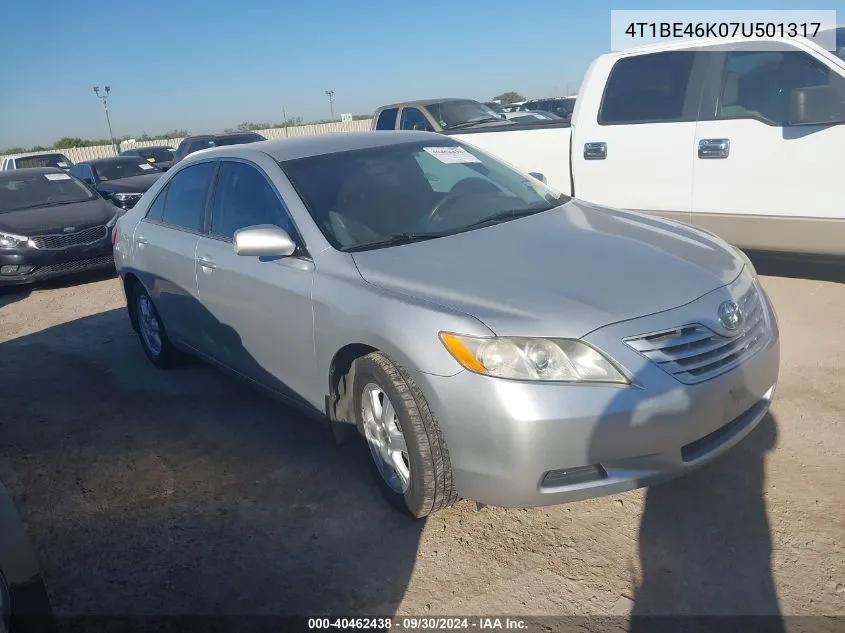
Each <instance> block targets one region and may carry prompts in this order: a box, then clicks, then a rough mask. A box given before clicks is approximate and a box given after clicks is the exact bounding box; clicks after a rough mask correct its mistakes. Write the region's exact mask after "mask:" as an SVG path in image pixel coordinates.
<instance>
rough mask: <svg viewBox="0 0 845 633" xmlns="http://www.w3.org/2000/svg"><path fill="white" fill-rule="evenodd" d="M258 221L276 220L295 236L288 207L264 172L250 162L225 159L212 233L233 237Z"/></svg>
mask: <svg viewBox="0 0 845 633" xmlns="http://www.w3.org/2000/svg"><path fill="white" fill-rule="evenodd" d="M258 224H273V225H275V226H278V227H279V228H281V229H284V230H285V231H287V232H288V234H290V235H291V236H293V231H292V225H291V221H290V218H289V216H288V214H287V211H286V210H285V208H284V206H283V205H282V202H281V200H279V196H278V195H277V194H276V191H275V190H274V189H273V187H272V186H271V185H270V183H269V182H268V181H267V179H266V178H265V177H264V175H263V174H262V173H261V172H259V171H258V169H256V168H255V167H253V166H252V165H248V164H246V163H240V162H234V161H227V162H224V163H222V164H221V165H220V173H219V174H218V176H217V190H216V192H215V195H214V206H213V208H212V211H211V233H212V234H213V235H216V236H218V237H223V238H226V239H232V238H233V237H234V235H235V231H237V230H238V229H242V228H245V227H247V226H256V225H258Z"/></svg>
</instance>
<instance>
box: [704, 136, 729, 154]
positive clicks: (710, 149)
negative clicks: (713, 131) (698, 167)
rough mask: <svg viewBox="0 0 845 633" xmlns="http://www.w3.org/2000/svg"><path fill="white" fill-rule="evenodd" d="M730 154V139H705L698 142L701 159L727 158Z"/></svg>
mask: <svg viewBox="0 0 845 633" xmlns="http://www.w3.org/2000/svg"><path fill="white" fill-rule="evenodd" d="M730 153H731V141H730V139H726V138H703V139H701V140H700V141H699V142H698V157H699V158H727V157H728V154H730Z"/></svg>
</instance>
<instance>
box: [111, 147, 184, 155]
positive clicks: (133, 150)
mask: <svg viewBox="0 0 845 633" xmlns="http://www.w3.org/2000/svg"><path fill="white" fill-rule="evenodd" d="M142 149H173V148H172V147H171V146H170V145H144V146H143V147H130V148H129V149H125V150H123V151H122V152H120V155H121V156H123V155H125V154H126V153H127V152H140V151H141V150H142Z"/></svg>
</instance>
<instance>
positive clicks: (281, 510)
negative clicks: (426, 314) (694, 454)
mask: <svg viewBox="0 0 845 633" xmlns="http://www.w3.org/2000/svg"><path fill="white" fill-rule="evenodd" d="M820 270H821V269H816V270H815V272H813V271H812V270H811V271H810V272H802V269H801V268H800V267H795V266H793V265H792V264H787V265H781V264H778V263H777V262H773V263H771V271H772V272H775V273H777V274H790V275H798V276H799V278H789V277H787V276H766V277H764V284H765V286H766V288H767V290H768V291H769V293H770V294H771V296H772V298H773V300H774V303H775V306H776V309H777V311H778V314H779V319H780V325H781V336H782V367H781V381H780V384H779V388H778V392H777V396H776V400H775V404H774V406H773V409H772V413H771V415H769V416H768V417H767V418H766V419H765V420H764V422H763V423H762V424H761V425H760V426H759V427H758V429H757V430H756V431H755V432H754V433H753V434H752V435H751V436H750V437H749V438H747V440H746V441H744V442H743V443H742V444H741V445H740V446H738V447H736V448H735V449H734V450H732V451H731V452H730V453H728V454H727V455H726V456H724V457H723V458H721V459H719V460H717V461H716V462H714V463H713V464H711V465H709V466H708V467H706V468H704V469H702V470H700V471H698V472H696V473H694V474H692V475H690V476H688V477H686V478H683V479H680V480H676V481H674V482H671V483H668V484H664V485H661V486H656V487H654V488H651V489H649V490H648V491H642V490H640V491H635V492H631V493H627V494H623V495H618V496H613V497H607V498H602V499H596V500H593V501H588V502H582V503H576V504H570V505H565V506H557V507H550V508H539V509H530V510H504V509H500V508H490V507H487V508H483V509H481V510H479V509H477V508H476V506H475V505H474V504H470V503H468V502H461V503H459V504H458V505H457V506H455V507H454V508H451V509H449V510H448V511H445V512H443V513H441V514H438V515H435V517H433V518H431V519H429V520H428V521H427V522H425V523H422V522H411V521H409V520H406V519H405V518H403V517H401V516H399V515H397V514H394V513H392V512H391V511H390V510H389V509H388V507H387V505H386V504H385V503H384V502H383V501H382V500H381V498H380V497H379V495H378V492H377V490H376V488H375V486H374V485H373V484H372V482H371V480H370V477H371V475H370V473H369V470H368V462H367V460H368V459H369V458H368V456H367V454H366V449H365V447H364V446H363V445H356V444H353V445H347V446H342V447H337V446H335V445H334V444H333V442H332V441H331V438H330V434H329V432H328V431H327V429H325V428H323V427H321V426H320V425H319V424H315V423H313V422H310V421H308V420H307V419H305V418H303V417H302V416H301V415H300V414H298V413H295V412H293V411H291V410H289V409H287V408H286V407H285V406H283V405H281V404H279V403H277V402H275V401H272V400H270V399H268V398H266V397H264V396H262V395H259V394H257V393H255V392H253V391H251V390H250V389H249V388H247V387H245V386H242V385H241V384H239V383H237V382H236V381H234V380H232V379H230V378H228V377H225V376H223V375H221V374H219V373H218V372H216V371H215V370H213V369H210V368H208V367H205V366H203V365H201V364H197V363H195V364H190V365H188V366H186V367H184V368H180V369H178V370H175V371H172V372H161V371H159V370H156V369H155V368H154V367H153V366H152V365H151V364H150V363H149V362H147V360H146V358H145V357H144V355H143V353H142V351H141V348H140V345H139V343H138V342H137V340H136V339H135V336H134V334H133V333H132V331H131V329H130V327H129V322H128V319H127V317H126V314H125V309H124V300H123V295H122V293H121V290H120V286H119V282H118V281H117V280H116V279H113V278H106V279H103V278H102V277H101V278H99V279H90V278H89V279H85V280H80V281H75V282H68V283H62V284H52V285H50V286H46V287H42V288H38V289H33V290H31V291H29V292H15V293H9V292H5V293H3V294H0V407H2V408H0V411H2V413H0V480H2V481H3V482H4V483H5V484H6V486H7V487H8V488H9V490H10V491H11V492H12V494H13V495H14V497H15V499H16V501H17V503H18V506H19V509H20V512H21V514H22V516H23V518H24V520H25V521H26V522H27V524H28V526H29V530H30V534H31V537H32V539H33V541H34V544H35V547H36V550H37V552H38V554H39V557H40V560H41V564H42V567H43V570H44V575H45V580H46V582H47V585H48V591H49V592H50V595H51V598H52V601H53V604H54V608H55V610H56V612H57V613H58V614H61V615H80V614H92V613H97V614H119V615H129V614H172V613H199V614H222V613H241V614H243V613H256V614H277V613H302V612H306V613H326V612H331V613H334V614H351V613H353V612H359V613H369V614H374V613H381V614H409V615H425V614H447V615H448V614H479V615H486V614H490V613H495V614H501V615H504V614H513V615H538V614H613V613H624V612H626V611H627V610H628V609H630V607H631V604H632V601H633V604H634V605H635V607H634V609H635V612H638V613H639V612H642V613H645V612H660V613H677V614H686V613H692V614H739V613H742V614H757V613H772V614H776V613H782V614H841V615H845V539H843V536H845V502H843V500H844V499H845V494H843V483H845V481H843V480H845V424H843V417H845V390H843V382H845V284H843V283H841V280H842V279H845V276H841V277H839V279H840V280H839V281H837V280H836V279H834V280H828V281H822V280H820V279H818V277H819V276H822V275H820V274H819V271H820ZM808 274H813V275H815V276H816V279H806V278H800V276H801V275H804V276H806V275H808ZM833 277H834V278H835V277H837V275H833Z"/></svg>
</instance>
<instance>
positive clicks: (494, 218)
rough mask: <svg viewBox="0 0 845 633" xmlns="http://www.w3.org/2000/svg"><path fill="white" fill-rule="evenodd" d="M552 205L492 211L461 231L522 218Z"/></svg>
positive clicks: (540, 211)
mask: <svg viewBox="0 0 845 633" xmlns="http://www.w3.org/2000/svg"><path fill="white" fill-rule="evenodd" d="M553 208H554V207H549V208H546V209H542V208H540V209H538V208H534V207H529V208H527V209H511V210H509V211H502V212H501V213H494V214H493V215H488V216H487V217H486V218H481V219H480V220H478V221H477V222H473V223H472V224H467V225H466V226H465V227H463V228H462V229H461V232H463V231H468V230H470V229H478V228H481V227H482V226H489V225H491V224H499V223H501V222H505V221H506V220H513V219H514V218H522V217H525V216H527V215H534V214H535V213H542V212H543V211H548V210H549V209H553Z"/></svg>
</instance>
